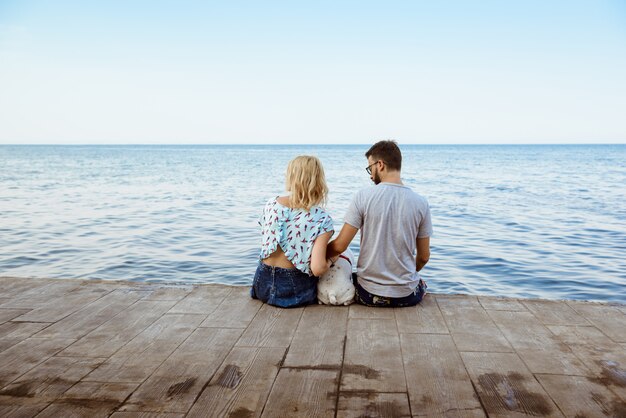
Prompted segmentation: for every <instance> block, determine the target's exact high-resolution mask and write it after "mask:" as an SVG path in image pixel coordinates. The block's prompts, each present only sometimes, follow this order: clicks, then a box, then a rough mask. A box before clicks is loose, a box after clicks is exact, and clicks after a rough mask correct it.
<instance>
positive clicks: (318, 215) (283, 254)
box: [259, 196, 333, 275]
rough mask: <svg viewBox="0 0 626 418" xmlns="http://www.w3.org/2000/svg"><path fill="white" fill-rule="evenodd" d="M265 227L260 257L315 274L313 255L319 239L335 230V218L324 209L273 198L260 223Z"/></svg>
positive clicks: (267, 261)
mask: <svg viewBox="0 0 626 418" xmlns="http://www.w3.org/2000/svg"><path fill="white" fill-rule="evenodd" d="M259 224H260V225H261V227H262V243H261V255H260V258H261V259H262V260H263V262H264V263H265V264H268V265H271V266H275V267H283V268H293V267H295V268H297V269H298V270H300V271H302V272H304V273H307V274H309V275H311V274H312V272H311V267H310V264H311V254H312V251H313V245H314V243H315V240H316V238H317V237H318V236H319V235H321V234H323V233H325V232H332V231H333V221H332V218H331V217H330V216H329V215H328V214H327V213H326V211H324V209H322V208H320V207H318V206H313V207H311V208H310V210H306V209H300V208H292V207H290V206H289V198H288V197H286V196H283V197H276V198H273V199H270V200H269V201H268V202H267V204H266V205H265V208H264V210H263V215H262V216H261V219H260V220H259Z"/></svg>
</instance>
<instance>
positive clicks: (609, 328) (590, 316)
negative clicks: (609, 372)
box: [567, 301, 626, 343]
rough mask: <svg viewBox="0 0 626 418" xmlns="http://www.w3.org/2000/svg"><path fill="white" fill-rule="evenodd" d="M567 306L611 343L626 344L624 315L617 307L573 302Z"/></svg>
mask: <svg viewBox="0 0 626 418" xmlns="http://www.w3.org/2000/svg"><path fill="white" fill-rule="evenodd" d="M567 304H568V305H569V306H570V307H571V308H572V309H574V310H575V311H576V312H578V313H579V314H581V315H582V316H584V317H585V318H586V319H587V320H588V321H589V322H591V323H592V324H593V325H595V326H596V327H597V328H598V329H600V331H602V332H603V333H604V334H605V335H607V336H608V337H609V338H610V339H612V340H613V341H615V342H618V343H626V332H624V330H625V329H626V314H624V312H622V310H621V309H619V308H618V307H617V306H611V305H606V304H600V303H589V302H587V303H585V302H573V301H568V302H567Z"/></svg>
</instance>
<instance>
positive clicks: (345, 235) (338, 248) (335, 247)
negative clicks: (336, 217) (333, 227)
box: [326, 224, 359, 258]
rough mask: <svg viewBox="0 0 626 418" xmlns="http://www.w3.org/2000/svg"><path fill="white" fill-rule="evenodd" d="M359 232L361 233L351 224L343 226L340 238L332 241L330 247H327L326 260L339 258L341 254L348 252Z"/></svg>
mask: <svg viewBox="0 0 626 418" xmlns="http://www.w3.org/2000/svg"><path fill="white" fill-rule="evenodd" d="M357 232H359V229H358V228H355V227H353V226H352V225H350V224H343V228H341V232H340V233H339V236H338V237H337V238H336V239H334V240H333V241H331V242H330V244H328V247H326V258H333V257H337V256H338V255H339V254H341V253H342V252H344V251H345V250H347V249H348V246H349V245H350V243H351V242H352V239H353V238H354V237H355V235H356V233H357Z"/></svg>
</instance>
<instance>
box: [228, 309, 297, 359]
mask: <svg viewBox="0 0 626 418" xmlns="http://www.w3.org/2000/svg"><path fill="white" fill-rule="evenodd" d="M303 311H304V308H292V309H282V308H277V307H275V306H270V305H263V306H262V307H261V309H259V312H258V313H257V314H256V316H255V317H254V319H253V320H252V322H251V323H250V325H249V326H248V328H246V330H245V331H244V333H243V335H242V336H241V338H240V339H239V341H237V344H236V345H237V346H238V347H280V348H286V347H289V344H291V338H292V337H293V334H294V332H295V330H296V327H297V326H298V322H299V321H300V317H301V316H302V312H303Z"/></svg>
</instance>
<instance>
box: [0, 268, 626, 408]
mask: <svg viewBox="0 0 626 418" xmlns="http://www.w3.org/2000/svg"><path fill="white" fill-rule="evenodd" d="M0 416H2V417H32V416H37V417H74V416H76V417H82V416H85V417H87V416H88V417H100V416H101V417H109V416H111V417H114V418H126V417H145V418H148V417H168V418H174V417H219V416H223V417H256V416H264V417H279V416H282V417H297V416H307V417H314V416H319V417H363V416H365V417H409V416H414V417H415V416H425V417H439V416H441V417H485V416H489V417H509V416H511V417H515V416H549V417H557V416H559V417H561V416H565V417H579V418H581V417H604V416H609V417H626V306H625V305H618V304H600V303H590V302H573V301H548V300H521V299H504V298H494V297H482V296H462V295H438V294H437V295H436V294H428V295H427V296H426V298H425V300H424V301H423V302H422V304H421V305H420V306H417V307H414V308H398V309H380V308H378V309H376V308H366V307H363V306H358V305H352V306H350V307H329V306H308V307H306V308H296V309H279V308H274V307H271V306H268V305H265V304H262V303H260V302H258V301H256V300H252V299H250V298H249V296H248V288H244V287H230V286H223V285H198V286H192V285H157V284H150V283H130V282H106V281H79V280H42V279H23V278H11V277H4V278H0Z"/></svg>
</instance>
